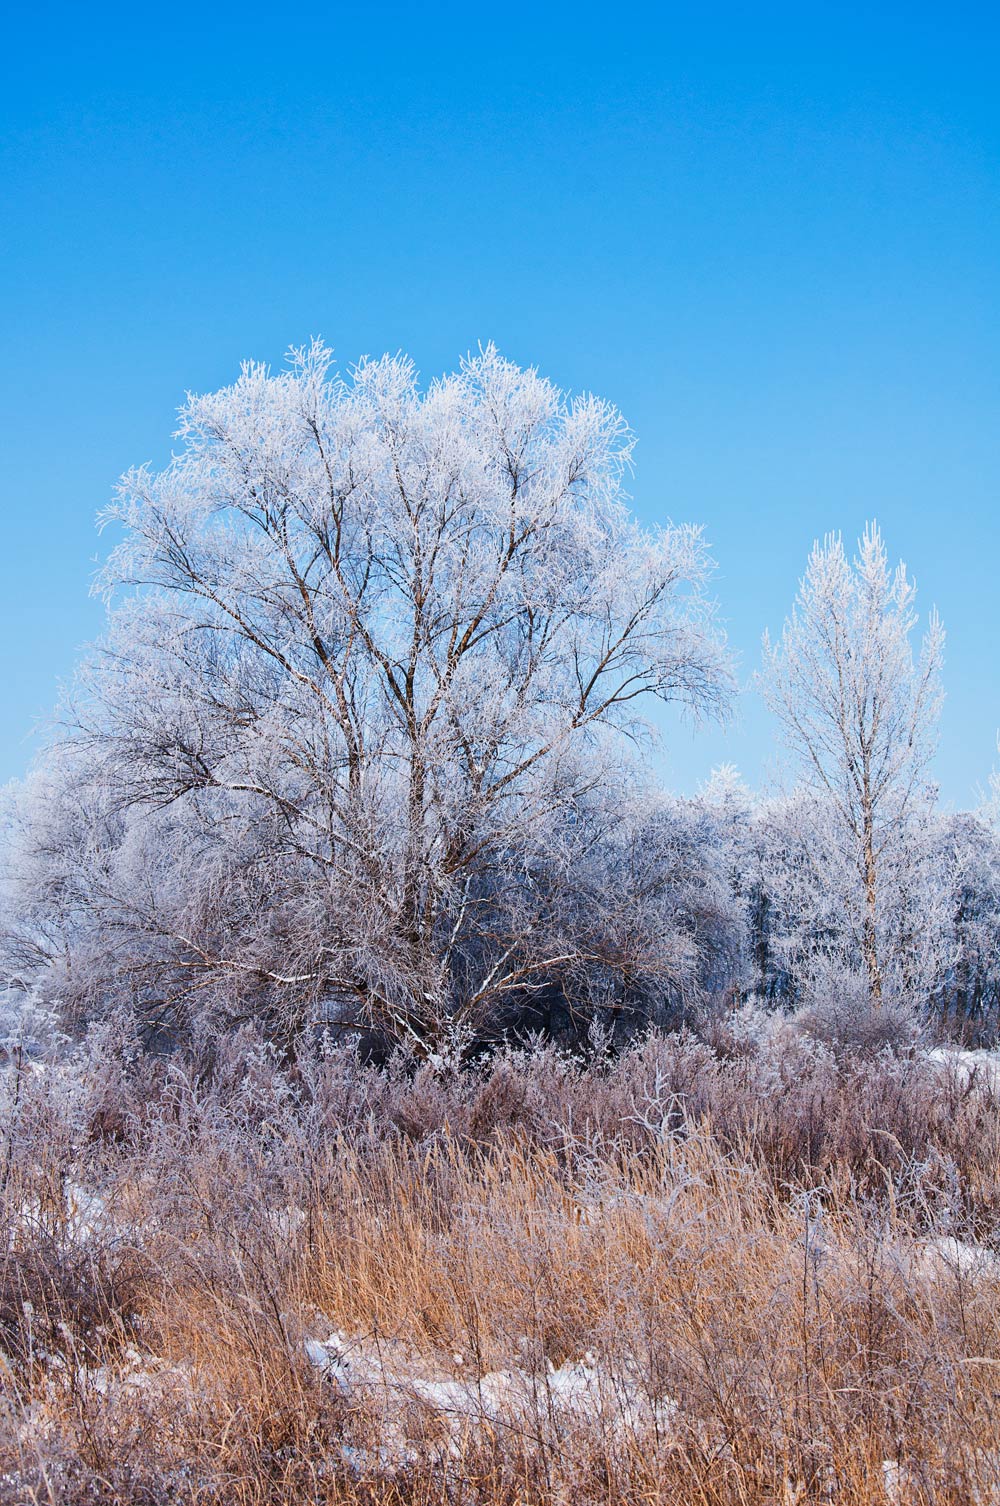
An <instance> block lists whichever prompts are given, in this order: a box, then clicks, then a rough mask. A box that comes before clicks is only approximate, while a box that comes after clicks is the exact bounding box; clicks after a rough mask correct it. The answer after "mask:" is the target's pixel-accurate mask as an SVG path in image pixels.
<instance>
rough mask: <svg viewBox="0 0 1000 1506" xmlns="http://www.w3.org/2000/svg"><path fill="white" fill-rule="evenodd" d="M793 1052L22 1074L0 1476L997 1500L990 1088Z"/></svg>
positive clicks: (9, 1240) (995, 1171)
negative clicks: (26, 1077) (303, 1072)
mask: <svg viewBox="0 0 1000 1506" xmlns="http://www.w3.org/2000/svg"><path fill="white" fill-rule="evenodd" d="M783 1050H786V1051H787V1059H785V1057H784V1056H782V1058H781V1060H779V1061H778V1062H777V1064H776V1062H775V1060H774V1058H773V1053H772V1057H771V1058H770V1059H769V1060H768V1061H767V1062H764V1061H762V1060H760V1059H757V1058H754V1057H752V1056H746V1057H739V1058H734V1059H732V1060H729V1061H724V1060H722V1059H721V1058H720V1057H718V1056H716V1055H714V1054H713V1053H709V1052H707V1051H706V1048H704V1047H701V1046H695V1045H694V1044H693V1043H691V1042H683V1041H680V1042H678V1041H674V1042H667V1043H663V1042H660V1043H656V1044H655V1045H651V1046H649V1047H646V1048H643V1051H640V1052H637V1053H635V1054H634V1056H633V1057H632V1058H630V1059H629V1060H628V1061H626V1062H619V1063H615V1064H608V1065H607V1066H606V1067H605V1068H603V1069H601V1070H597V1069H594V1070H592V1071H590V1072H586V1071H581V1070H578V1069H575V1068H572V1067H571V1066H569V1065H568V1064H566V1063H565V1062H560V1061H559V1059H558V1058H555V1057H554V1056H552V1055H550V1054H547V1053H542V1054H540V1055H538V1056H536V1057H535V1058H533V1059H531V1060H527V1061H517V1060H514V1059H507V1060H504V1061H501V1062H499V1063H497V1064H496V1065H495V1067H494V1068H493V1069H492V1070H491V1071H489V1072H487V1073H483V1074H480V1075H479V1076H478V1077H476V1076H473V1075H470V1076H467V1077H463V1078H451V1079H448V1078H446V1079H444V1080H442V1079H440V1078H435V1077H433V1075H432V1074H429V1073H423V1074H418V1076H417V1077H416V1078H414V1077H412V1075H410V1076H407V1075H405V1074H402V1073H398V1074H396V1075H395V1076H393V1075H392V1074H390V1075H389V1076H388V1077H387V1076H385V1075H377V1074H367V1075H366V1074H365V1073H364V1072H363V1071H362V1070H361V1069H359V1068H357V1067H356V1065H353V1064H351V1063H350V1062H349V1060H348V1059H347V1058H346V1057H336V1058H334V1059H331V1060H330V1061H328V1062H327V1063H325V1064H323V1065H322V1066H321V1068H320V1069H318V1070H317V1073H316V1074H315V1075H314V1076H313V1077H312V1078H310V1080H309V1081H308V1082H307V1083H305V1084H303V1083H299V1084H297V1087H296V1092H297V1099H293V1098H292V1096H290V1093H289V1088H288V1084H287V1083H286V1082H285V1081H284V1080H283V1079H281V1077H280V1074H277V1073H274V1072H272V1073H270V1074H269V1073H268V1072H267V1071H265V1070H264V1069H263V1067H262V1068H261V1071H260V1073H259V1076H258V1078H257V1079H256V1080H255V1081H254V1082H253V1083H252V1084H251V1087H252V1091H251V1090H250V1089H249V1088H248V1086H247V1083H248V1079H247V1077H246V1075H244V1077H243V1078H241V1079H239V1082H238V1084H237V1085H234V1084H233V1083H230V1084H229V1085H228V1086H226V1087H225V1091H223V1089H222V1087H220V1080H219V1079H217V1080H216V1083H215V1085H214V1086H213V1087H212V1088H211V1089H207V1088H198V1087H197V1086H196V1085H195V1083H194V1081H193V1079H192V1078H191V1077H190V1076H188V1077H185V1076H184V1075H183V1074H182V1073H180V1072H178V1071H175V1072H173V1073H171V1074H168V1075H167V1076H166V1077H165V1078H164V1079H162V1080H160V1081H159V1082H158V1083H156V1084H153V1083H151V1082H149V1081H147V1082H146V1083H145V1084H144V1085H142V1087H141V1090H140V1089H130V1088H128V1087H127V1085H125V1084H124V1083H123V1082H122V1081H117V1080H116V1081H113V1082H111V1083H110V1085H109V1080H108V1078H107V1074H105V1076H104V1077H103V1078H102V1080H101V1084H100V1086H99V1089H97V1088H95V1089H93V1090H92V1091H91V1094H90V1097H89V1098H88V1096H87V1094H86V1093H83V1094H82V1096H79V1097H78V1099H77V1100H76V1101H75V1107H74V1109H73V1113H72V1114H70V1113H68V1111H66V1110H65V1108H60V1099H61V1093H62V1096H63V1097H64V1096H65V1094H64V1092H63V1090H62V1089H61V1087H60V1080H59V1079H58V1078H56V1077H50V1078H48V1079H42V1080H40V1082H39V1083H37V1084H31V1085H30V1089H31V1090H30V1091H27V1092H25V1093H24V1094H22V1098H21V1101H22V1102H23V1103H24V1104H26V1107H25V1109H24V1111H23V1116H24V1117H23V1118H22V1119H19V1122H18V1124H17V1126H11V1129H12V1131H16V1133H11V1134H10V1135H9V1136H8V1143H9V1144H10V1145H11V1146H12V1153H11V1155H10V1157H9V1163H10V1165H9V1173H8V1176H7V1184H6V1188H5V1192H4V1204H5V1211H6V1219H7V1229H6V1238H5V1240H4V1252H5V1253H4V1254H3V1255H2V1257H0V1349H2V1351H3V1359H2V1361H0V1364H2V1366H3V1375H4V1382H3V1395H4V1401H5V1411H4V1416H3V1418H2V1419H0V1477H2V1483H0V1494H2V1493H3V1492H5V1494H3V1499H5V1500H10V1501H12V1502H13V1501H17V1502H48V1503H53V1502H84V1501H87V1502H92V1501H109V1502H110V1501H123V1502H124V1501H129V1502H140V1503H142V1502H149V1503H154V1502H156V1503H160V1502H163V1503H166V1502H191V1503H194V1502H198V1503H222V1502H226V1503H229V1502H236V1503H246V1506H251V1503H254V1506H256V1503H261V1506H262V1503H265V1502H267V1503H271V1502H275V1503H277V1502H288V1503H292V1502H295V1503H309V1502H345V1503H347V1502H357V1503H361V1502H366V1503H374V1502H398V1503H403V1502H406V1503H428V1506H429V1503H431V1502H436V1503H443V1502H470V1503H471V1502H497V1503H511V1506H513V1503H529V1502H531V1503H534V1502H537V1503H543V1502H544V1503H547V1502H567V1503H568V1502H571V1501H572V1502H588V1503H589V1502H607V1503H609V1506H611V1503H624V1502H635V1503H640V1502H642V1503H648V1506H652V1503H656V1502H660V1503H675V1502H676V1503H681V1502H683V1503H688V1502H690V1503H693V1506H721V1503H729V1502H745V1503H747V1506H751V1503H753V1506H757V1503H761V1506H763V1503H765V1502H767V1503H778V1502H782V1503H784V1502H798V1501H836V1502H845V1503H847V1502H857V1503H862V1502H879V1503H881V1502H887V1501H893V1502H913V1503H918V1502H919V1503H931V1502H935V1503H937V1502H946V1503H956V1506H957V1503H964V1502H987V1501H994V1500H996V1499H1000V1437H998V1431H1000V1425H998V1423H997V1421H996V1420H995V1419H996V1416H997V1408H996V1401H997V1392H998V1391H1000V1318H998V1298H1000V1265H998V1263H997V1262H996V1261H994V1260H993V1259H991V1258H990V1256H989V1254H988V1252H987V1253H986V1254H984V1255H983V1256H982V1257H981V1258H980V1260H979V1263H978V1264H976V1263H975V1261H974V1260H973V1259H972V1256H971V1255H970V1253H969V1251H970V1248H971V1247H968V1246H965V1245H962V1244H960V1243H955V1244H953V1245H946V1244H943V1243H942V1242H941V1237H942V1235H943V1234H944V1233H948V1234H950V1235H954V1236H958V1237H960V1238H965V1239H967V1238H969V1237H970V1236H971V1235H973V1234H979V1235H980V1236H982V1237H983V1238H985V1239H987V1240H991V1239H993V1238H995V1231H996V1225H997V1221H996V1210H997V1208H998V1207H1000V1200H998V1195H997V1194H998V1187H1000V1154H998V1135H997V1105H996V1103H995V1102H994V1101H993V1100H992V1098H991V1096H990V1094H989V1093H988V1092H985V1091H983V1090H982V1089H981V1088H978V1087H976V1086H975V1085H973V1086H972V1087H971V1088H969V1087H968V1086H965V1087H960V1085H959V1084H957V1083H956V1082H954V1081H949V1080H948V1079H947V1078H942V1077H941V1075H940V1074H937V1075H935V1074H933V1073H930V1072H929V1071H928V1070H927V1069H926V1068H925V1067H922V1066H920V1065H919V1064H913V1063H911V1064H906V1063H902V1064H900V1063H890V1062H888V1061H886V1062H883V1063H881V1064H875V1065H873V1067H872V1068H871V1070H868V1069H866V1070H864V1071H855V1070H853V1069H851V1070H850V1071H848V1070H846V1069H844V1068H841V1067H837V1066H836V1065H835V1064H833V1063H832V1062H831V1061H830V1060H829V1059H827V1058H825V1057H822V1056H818V1057H817V1056H815V1055H814V1056H813V1057H810V1058H809V1060H810V1061H811V1062H812V1066H811V1067H808V1063H805V1064H804V1059H803V1058H802V1057H801V1055H796V1053H799V1051H800V1048H799V1046H798V1045H788V1046H787V1047H786V1048H783ZM807 1068H808V1070H807ZM767 1074H769V1081H770V1088H769V1090H768V1091H769V1096H768V1097H766V1098H765V1097H762V1096H761V1092H762V1087H761V1084H762V1080H763V1076H764V1075H767ZM810 1074H811V1075H810ZM130 1092H134V1093H135V1098H134V1101H133V1102H132V1103H131V1105H129V1103H128V1099H127V1095H128V1094H129V1093H130ZM115 1095H125V1097H124V1098H123V1099H122V1102H123V1103H124V1105H125V1108H124V1110H123V1114H122V1118H121V1123H122V1124H123V1125H124V1126H126V1128H125V1129H124V1130H123V1131H122V1133H121V1134H120V1135H119V1136H118V1138H116V1139H113V1140H110V1141H109V1140H108V1139H107V1138H103V1139H101V1138H98V1139H94V1138H93V1136H92V1135H91V1134H90V1131H91V1130H92V1129H93V1126H94V1124H95V1123H100V1124H104V1123H105V1122H106V1114H107V1104H108V1101H109V1096H110V1097H115ZM810 1095H812V1096H810ZM818 1099H821V1100H822V1111H821V1107H820V1103H819V1101H818ZM873 1112H880V1113H881V1115H882V1119H883V1123H882V1124H874V1123H871V1122H870V1118H869V1116H870V1115H871V1114H872V1113H873ZM74 1116H75V1117H74ZM101 1116H104V1117H103V1118H102V1117H101ZM82 1185H85V1186H86V1187H87V1188H88V1189H90V1191H91V1192H93V1191H95V1190H97V1189H99V1190H100V1193H101V1199H102V1201H101V1203H100V1204H98V1203H96V1202H88V1200H87V1199H88V1196H89V1194H85V1193H83V1192H82V1191H80V1190H78V1189H79V1188H80V1186H82ZM963 1252H964V1253H963ZM331 1330H340V1332H341V1333H342V1334H343V1335H344V1336H345V1339H346V1347H347V1350H348V1353H347V1357H346V1359H343V1357H341V1358H337V1355H338V1354H339V1353H340V1352H339V1351H338V1350H337V1348H336V1346H331V1347H330V1349H329V1350H328V1351H323V1350H322V1349H319V1348H317V1346H316V1345H315V1344H314V1345H313V1349H312V1355H313V1360H315V1359H316V1358H317V1356H319V1357H320V1358H322V1356H323V1353H324V1352H326V1353H328V1354H329V1355H330V1356H331V1361H330V1364H329V1366H328V1367H327V1368H326V1369H324V1368H323V1367H322V1366H320V1365H318V1364H316V1363H312V1362H311V1361H310V1359H309V1357H308V1355H307V1351H306V1342H307V1341H308V1340H314V1341H315V1340H325V1339H326V1338H327V1336H328V1335H329V1334H330V1332H331ZM349 1378H353V1379H352V1380H351V1383H350V1384H347V1380H348V1379H349ZM570 1381H571V1382H572V1385H575V1387H576V1389H575V1391H574V1390H573V1389H572V1386H571V1388H570V1392H569V1393H567V1392H566V1391H565V1389H564V1387H565V1385H566V1384H568V1383H569V1382H570ZM498 1396H499V1397H500V1398H501V1399H500V1400H499V1401H498V1400H497V1397H498ZM567 1398H568V1399H567Z"/></svg>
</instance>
